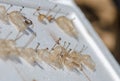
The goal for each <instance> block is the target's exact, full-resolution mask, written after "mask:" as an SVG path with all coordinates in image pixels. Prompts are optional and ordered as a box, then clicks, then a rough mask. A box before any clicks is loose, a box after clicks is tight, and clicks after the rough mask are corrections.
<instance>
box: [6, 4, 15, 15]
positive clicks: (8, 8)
mask: <svg viewBox="0 0 120 81" xmlns="http://www.w3.org/2000/svg"><path fill="white" fill-rule="evenodd" d="M12 7H13V5H12V4H11V5H10V6H9V7H8V8H7V10H6V13H7V12H8V10H9V9H10V8H12Z"/></svg>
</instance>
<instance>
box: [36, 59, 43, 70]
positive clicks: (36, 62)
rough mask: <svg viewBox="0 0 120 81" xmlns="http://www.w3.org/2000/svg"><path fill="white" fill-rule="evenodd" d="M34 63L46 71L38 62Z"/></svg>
mask: <svg viewBox="0 0 120 81" xmlns="http://www.w3.org/2000/svg"><path fill="white" fill-rule="evenodd" d="M34 63H35V64H37V65H38V66H39V68H41V69H42V70H44V68H43V67H42V66H41V65H40V64H39V63H38V62H37V61H34Z"/></svg>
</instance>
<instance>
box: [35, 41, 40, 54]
mask: <svg viewBox="0 0 120 81" xmlns="http://www.w3.org/2000/svg"><path fill="white" fill-rule="evenodd" d="M39 46H40V43H39V42H38V43H37V46H36V47H35V52H37V51H38V48H39Z"/></svg>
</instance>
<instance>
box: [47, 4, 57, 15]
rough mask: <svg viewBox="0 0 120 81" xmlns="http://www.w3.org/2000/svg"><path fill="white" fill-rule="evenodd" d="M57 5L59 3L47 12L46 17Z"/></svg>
mask: <svg viewBox="0 0 120 81" xmlns="http://www.w3.org/2000/svg"><path fill="white" fill-rule="evenodd" d="M56 7H57V5H55V6H54V7H53V8H52V9H49V10H48V12H47V14H46V17H47V16H48V15H49V14H50V13H51V11H53V10H54V9H55V8H56Z"/></svg>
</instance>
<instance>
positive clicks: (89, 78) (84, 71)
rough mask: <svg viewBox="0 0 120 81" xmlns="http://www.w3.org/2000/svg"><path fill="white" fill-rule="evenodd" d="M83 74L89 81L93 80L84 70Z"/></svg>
mask: <svg viewBox="0 0 120 81" xmlns="http://www.w3.org/2000/svg"><path fill="white" fill-rule="evenodd" d="M82 73H83V74H84V76H85V77H86V78H87V79H88V81H91V79H90V78H89V76H88V75H87V74H86V73H85V71H84V70H82Z"/></svg>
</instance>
